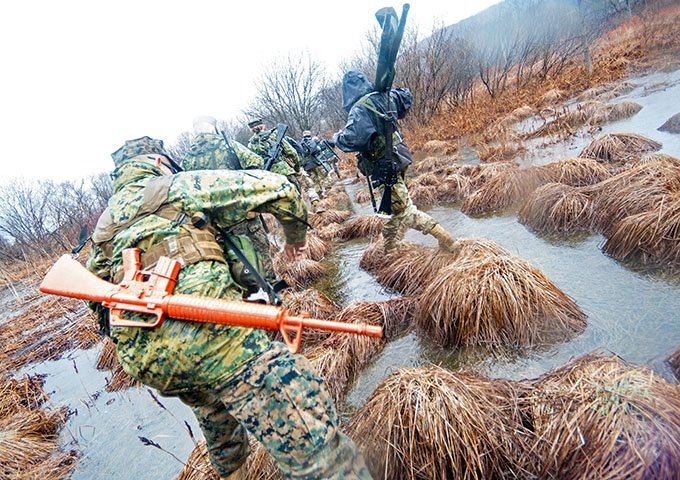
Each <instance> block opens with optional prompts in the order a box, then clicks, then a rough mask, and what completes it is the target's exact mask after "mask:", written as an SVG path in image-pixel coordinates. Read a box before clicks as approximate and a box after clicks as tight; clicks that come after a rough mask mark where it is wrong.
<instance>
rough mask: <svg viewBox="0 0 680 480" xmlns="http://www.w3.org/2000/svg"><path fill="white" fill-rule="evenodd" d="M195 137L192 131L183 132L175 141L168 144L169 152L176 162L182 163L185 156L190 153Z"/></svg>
mask: <svg viewBox="0 0 680 480" xmlns="http://www.w3.org/2000/svg"><path fill="white" fill-rule="evenodd" d="M193 139H194V135H193V134H192V133H191V132H182V133H180V134H179V135H177V140H176V141H175V143H173V144H170V145H168V146H167V150H168V153H169V154H170V156H171V157H172V159H173V160H174V161H175V162H177V163H178V164H180V165H181V164H182V162H183V161H184V157H186V156H187V153H189V148H191V142H192V141H193Z"/></svg>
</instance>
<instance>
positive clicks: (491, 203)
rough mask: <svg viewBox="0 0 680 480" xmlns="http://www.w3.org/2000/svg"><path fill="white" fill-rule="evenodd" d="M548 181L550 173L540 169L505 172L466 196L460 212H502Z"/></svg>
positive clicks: (533, 167)
mask: <svg viewBox="0 0 680 480" xmlns="http://www.w3.org/2000/svg"><path fill="white" fill-rule="evenodd" d="M549 181H550V172H549V171H548V170H546V169H544V168H542V167H536V166H530V167H527V168H522V169H508V170H505V171H503V172H501V173H498V174H496V175H494V176H493V177H491V179H489V180H488V181H486V182H485V183H484V184H483V185H482V186H481V187H480V188H479V189H478V190H477V191H475V192H474V193H472V194H471V195H470V196H468V197H467V198H466V199H465V200H464V201H463V204H462V206H461V211H462V212H463V213H465V214H467V215H479V214H482V213H489V212H498V211H503V210H505V209H507V208H509V207H512V206H514V205H516V204H517V203H518V202H519V201H520V200H522V199H525V198H526V197H527V196H529V194H530V193H531V192H533V191H534V190H536V188H538V187H539V186H541V185H543V184H545V183H548V182H549Z"/></svg>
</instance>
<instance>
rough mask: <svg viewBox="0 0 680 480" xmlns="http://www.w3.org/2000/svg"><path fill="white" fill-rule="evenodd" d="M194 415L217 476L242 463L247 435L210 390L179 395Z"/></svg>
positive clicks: (225, 474)
mask: <svg viewBox="0 0 680 480" xmlns="http://www.w3.org/2000/svg"><path fill="white" fill-rule="evenodd" d="M179 398H180V400H182V402H184V403H185V404H187V405H189V406H190V407H191V409H192V410H193V412H194V415H196V419H197V420H198V424H199V425H200V427H201V431H202V432H203V435H204V436H205V441H206V446H207V447H208V457H209V458H210V463H211V464H212V466H213V468H214V469H215V471H216V472H217V474H218V475H219V476H220V477H221V478H226V477H227V476H229V475H230V474H231V473H232V472H235V471H236V470H238V469H239V467H240V466H241V465H243V464H244V463H245V461H246V459H247V458H248V455H249V454H250V445H249V444H248V435H247V433H246V429H245V428H244V427H243V425H241V423H240V422H239V421H238V420H236V419H235V418H234V417H233V416H232V415H230V414H229V412H228V410H227V407H226V405H225V404H224V402H222V400H220V398H219V397H218V396H216V395H215V394H214V393H207V392H194V393H187V394H181V395H179Z"/></svg>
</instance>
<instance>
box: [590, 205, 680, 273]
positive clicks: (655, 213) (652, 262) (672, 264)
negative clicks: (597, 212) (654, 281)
mask: <svg viewBox="0 0 680 480" xmlns="http://www.w3.org/2000/svg"><path fill="white" fill-rule="evenodd" d="M602 250H603V251H604V252H605V253H607V254H608V255H611V256H612V257H614V258H616V259H617V260H620V261H635V262H637V263H640V264H642V265H645V266H652V267H661V268H671V269H673V268H677V267H680V193H675V194H672V195H667V196H663V197H662V198H661V199H660V200H659V202H658V204H657V205H656V206H655V208H653V209H651V210H649V211H647V212H642V213H638V214H635V215H630V216H628V217H626V218H624V219H623V220H621V221H620V222H619V223H617V224H616V226H615V227H613V229H612V234H611V236H610V237H609V238H608V239H607V241H606V242H605V243H604V245H603V246H602Z"/></svg>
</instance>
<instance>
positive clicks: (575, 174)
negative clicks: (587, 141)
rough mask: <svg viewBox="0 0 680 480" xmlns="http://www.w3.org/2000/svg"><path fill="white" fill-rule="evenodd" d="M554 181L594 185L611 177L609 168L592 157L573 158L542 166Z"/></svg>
mask: <svg viewBox="0 0 680 480" xmlns="http://www.w3.org/2000/svg"><path fill="white" fill-rule="evenodd" d="M541 168H542V169H544V170H545V171H547V172H548V174H547V176H548V177H549V178H550V180H551V181H553V182H560V183H565V184H567V185H572V186H574V187H581V186H584V185H593V184H595V183H599V182H601V181H603V180H606V179H607V178H609V177H611V173H610V172H609V169H608V168H607V167H606V166H604V165H602V164H601V163H599V162H597V161H596V160H593V159H590V158H571V159H567V160H560V161H559V162H552V163H549V164H547V165H544V166H543V167H541Z"/></svg>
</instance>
